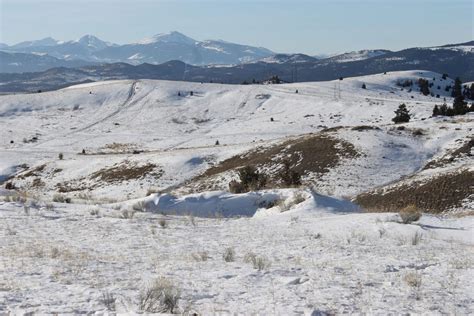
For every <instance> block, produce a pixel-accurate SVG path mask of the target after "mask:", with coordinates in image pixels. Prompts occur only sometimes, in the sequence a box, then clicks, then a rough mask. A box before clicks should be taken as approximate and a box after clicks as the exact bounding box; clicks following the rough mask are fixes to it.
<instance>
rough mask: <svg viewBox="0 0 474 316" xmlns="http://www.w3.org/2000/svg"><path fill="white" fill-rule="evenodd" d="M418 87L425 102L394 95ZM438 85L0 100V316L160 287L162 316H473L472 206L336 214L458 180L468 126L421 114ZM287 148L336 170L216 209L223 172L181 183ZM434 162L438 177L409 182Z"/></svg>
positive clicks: (389, 80)
mask: <svg viewBox="0 0 474 316" xmlns="http://www.w3.org/2000/svg"><path fill="white" fill-rule="evenodd" d="M418 78H426V79H428V80H430V82H433V85H434V87H433V88H432V89H434V90H433V91H434V93H435V94H440V98H436V97H431V96H423V95H422V94H420V92H418V91H416V88H415V86H413V91H411V92H410V91H408V88H404V89H403V90H402V89H401V88H400V87H398V86H397V85H396V82H397V81H403V80H406V79H411V80H413V81H414V82H416V80H418ZM363 83H365V84H366V86H367V89H362V88H361V86H362V84H363ZM451 84H452V80H451V79H446V80H442V79H441V75H440V74H437V73H432V72H427V71H421V70H420V71H405V72H394V73H387V74H378V75H372V76H364V77H357V78H345V79H344V80H342V81H339V80H337V81H330V82H315V83H297V84H282V85H221V84H199V83H187V82H170V81H152V80H136V81H112V82H101V83H94V84H85V85H79V86H74V87H70V88H66V89H62V90H59V91H53V92H46V93H39V94H19V95H6V96H0V126H1V127H2V128H1V129H0V183H2V182H3V181H6V180H7V179H9V180H8V181H9V182H11V183H13V185H14V186H15V188H16V191H12V190H4V189H3V188H2V189H0V196H2V199H0V314H1V313H14V314H16V313H18V314H22V313H28V312H34V313H58V314H61V313H66V314H67V313H73V314H77V313H94V312H99V313H102V312H107V311H112V310H115V311H117V312H120V313H136V312H140V309H141V308H140V304H139V303H140V302H139V301H140V300H139V295H140V293H141V292H143V290H144V289H146V288H147V287H149V286H150V285H151V284H152V282H153V280H155V279H158V278H160V277H165V278H167V279H168V280H169V281H170V282H171V283H172V284H173V285H174V286H175V287H176V288H179V289H180V300H179V302H178V307H177V308H176V309H175V310H174V311H175V312H178V313H189V314H192V313H193V312H196V313H198V314H201V315H208V314H218V315H227V314H234V313H237V314H260V315H293V314H305V315H325V314H333V313H336V314H339V313H368V314H387V313H392V314H403V313H422V314H462V315H464V314H471V313H473V305H474V295H473V294H472V293H474V289H473V287H474V286H473V281H472V279H473V275H474V274H473V261H474V253H473V246H474V238H473V236H474V235H473V228H474V220H473V219H474V218H473V216H472V211H473V209H472V206H473V205H474V202H473V200H474V195H471V197H469V198H467V199H466V201H463V202H462V203H461V205H458V209H460V210H462V211H463V212H464V211H465V212H466V214H471V216H464V217H459V216H443V217H441V216H434V215H428V214H425V215H423V217H422V218H421V220H420V221H418V222H416V223H413V224H401V223H400V219H399V216H398V215H397V214H394V213H364V212H363V211H362V209H361V208H360V207H358V206H357V205H355V204H352V203H351V202H349V201H348V199H350V198H353V197H355V196H357V195H358V194H360V193H363V192H366V191H369V190H373V189H376V188H384V187H385V186H387V185H391V184H393V183H395V184H397V183H404V181H405V182H409V181H412V180H413V179H415V180H420V181H429V179H431V178H433V177H436V176H438V175H440V174H441V175H444V174H449V172H454V171H459V170H461V171H465V172H467V174H468V175H469V174H472V171H473V169H474V162H473V158H472V157H473V156H472V149H468V152H467V154H463V155H458V156H456V157H453V156H452V153H453V152H455V151H456V150H457V149H458V148H459V146H461V145H462V144H464V143H467V142H468V141H469V139H471V137H472V135H473V131H472V129H473V128H474V117H473V116H472V114H470V115H465V116H463V117H454V118H442V117H438V118H431V117H430V116H431V113H432V109H433V106H434V105H435V104H442V102H443V98H444V97H446V102H447V103H448V104H451V103H452V99H451V97H450V96H449V95H448V92H446V91H445V90H444V87H445V86H446V85H451ZM438 85H439V86H440V89H437V86H438ZM296 90H298V93H296ZM191 91H192V92H193V94H192V95H191V94H190V92H191ZM400 103H405V104H406V105H407V108H408V109H409V110H410V112H411V114H412V120H411V121H410V123H407V124H403V126H404V128H403V129H399V128H398V126H395V125H394V124H392V122H391V119H392V117H393V116H394V114H393V111H394V110H395V109H396V108H397V107H398V105H399V104H400ZM321 135H322V136H321ZM301 137H306V138H311V137H316V138H317V137H323V138H324V137H330V138H331V140H332V141H334V142H335V145H334V148H333V149H334V150H335V154H334V156H337V163H335V162H334V161H328V165H327V166H328V167H327V168H325V169H324V168H323V169H324V170H322V171H321V170H320V171H319V172H317V171H314V172H308V173H307V174H305V175H303V184H304V186H303V187H302V188H299V189H274V190H266V191H260V192H250V193H246V194H229V193H226V192H224V191H226V190H227V189H228V183H229V181H230V180H231V179H232V178H235V176H236V174H235V170H233V169H223V171H222V172H220V173H217V174H214V175H212V176H209V177H205V178H199V176H202V175H203V174H204V173H205V172H206V170H209V169H210V168H213V167H216V168H219V167H220V166H222V165H223V164H224V162H225V161H226V159H229V158H231V157H234V156H236V155H242V154H244V153H247V152H249V151H252V150H271V149H272V148H275V147H274V146H278V145H280V144H284V143H285V142H289V143H290V144H291V142H292V141H296V140H298V139H300V138H301ZM217 141H218V143H216V142H217ZM344 146H345V147H344ZM347 148H349V149H350V150H349V149H347ZM471 148H472V147H471ZM343 149H344V150H346V152H345V153H346V155H342V154H341V153H340V152H342V150H343ZM337 150H340V151H337ZM469 150H470V151H469ZM83 151H84V152H83ZM60 153H61V154H63V159H59V158H58V157H59V154H60ZM279 155H280V156H281V155H282V153H277V154H276V156H275V157H278V156H279ZM309 157H311V156H309ZM272 159H273V158H272ZM305 159H308V158H305V157H301V161H300V162H303V161H305ZM309 160H310V161H311V158H309ZM434 160H436V161H442V162H443V163H442V164H441V163H438V164H436V166H435V167H433V168H428V169H427V168H425V166H426V165H427V163H429V162H431V161H434ZM445 161H448V162H445ZM315 170H316V169H315ZM469 181H470V180H469ZM469 181H468V183H467V185H468V186H469V185H471V187H472V186H473V185H474V181H472V182H470V183H469ZM204 185H208V186H209V187H212V188H214V190H216V191H212V192H206V191H205V192H201V191H200V190H199V189H200V188H202V187H204ZM2 187H3V185H2ZM14 192H16V193H14ZM154 192H160V193H156V194H153V193H154ZM147 195H149V196H148V197H146V196H147ZM58 197H60V198H62V199H65V198H69V199H72V203H69V204H68V203H58V201H59V199H58ZM52 200H55V201H56V202H52ZM446 211H448V210H446ZM224 257H225V258H226V259H227V261H226V260H224ZM112 301H113V304H112V303H111V302H112Z"/></svg>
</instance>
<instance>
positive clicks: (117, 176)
mask: <svg viewBox="0 0 474 316" xmlns="http://www.w3.org/2000/svg"><path fill="white" fill-rule="evenodd" d="M157 168H158V166H157V165H155V164H152V163H147V164H144V165H138V164H137V163H135V162H130V161H128V160H125V161H122V162H121V163H119V164H116V165H114V166H112V167H110V168H103V169H100V170H98V171H96V172H94V173H93V174H92V175H91V176H90V177H91V179H100V180H102V181H105V182H109V183H114V182H121V181H127V180H135V179H141V178H143V177H145V176H147V175H151V176H154V177H157V178H159V177H161V175H162V174H163V170H161V169H158V170H156V169H157Z"/></svg>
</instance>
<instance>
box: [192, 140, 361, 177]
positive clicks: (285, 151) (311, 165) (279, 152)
mask: <svg viewBox="0 0 474 316" xmlns="http://www.w3.org/2000/svg"><path fill="white" fill-rule="evenodd" d="M358 155H359V153H358V152H357V151H356V150H355V147H354V146H353V145H352V144H350V143H348V142H346V141H343V140H340V139H337V138H334V137H332V136H330V135H328V133H321V134H314V135H313V134H310V135H305V136H302V137H298V138H294V139H291V140H288V141H286V142H283V143H281V144H277V145H274V146H271V147H264V148H257V149H255V150H252V151H249V152H247V153H245V154H243V155H237V156H234V157H232V158H229V159H227V160H224V161H222V162H221V163H219V164H218V165H216V166H214V167H211V168H209V169H207V170H206V172H204V174H202V175H201V176H199V177H197V179H196V180H202V179H205V178H209V177H212V176H215V175H217V174H220V173H222V172H225V171H229V170H236V169H239V168H242V167H244V166H253V167H257V168H259V169H262V170H265V169H268V170H275V172H270V173H269V174H268V175H269V185H270V186H271V185H275V184H277V183H279V182H280V179H279V173H278V172H277V171H278V170H279V169H281V166H282V165H283V162H284V161H286V162H287V163H289V164H290V165H291V166H293V167H292V170H293V171H295V172H298V173H299V174H302V175H305V174H307V173H308V172H314V173H318V174H323V173H326V172H328V171H329V170H330V169H331V168H333V167H335V166H336V165H337V164H339V163H340V161H341V160H342V159H344V158H354V157H357V156H358Z"/></svg>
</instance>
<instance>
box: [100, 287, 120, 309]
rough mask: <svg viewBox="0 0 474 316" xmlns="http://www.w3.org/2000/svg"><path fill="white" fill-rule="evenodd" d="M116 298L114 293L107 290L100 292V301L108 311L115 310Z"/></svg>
mask: <svg viewBox="0 0 474 316" xmlns="http://www.w3.org/2000/svg"><path fill="white" fill-rule="evenodd" d="M116 300H117V298H116V297H115V295H114V294H112V293H110V292H109V291H105V292H102V297H101V298H100V300H99V301H100V302H101V303H102V304H104V306H105V307H106V308H107V310H109V311H112V312H113V311H115V301H116Z"/></svg>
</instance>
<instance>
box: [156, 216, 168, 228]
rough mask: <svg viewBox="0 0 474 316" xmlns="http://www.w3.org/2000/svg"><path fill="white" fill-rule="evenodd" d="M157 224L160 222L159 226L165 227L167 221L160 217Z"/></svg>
mask: <svg viewBox="0 0 474 316" xmlns="http://www.w3.org/2000/svg"><path fill="white" fill-rule="evenodd" d="M158 224H160V226H161V228H166V227H168V222H167V221H166V219H164V218H161V219H160V220H159V221H158Z"/></svg>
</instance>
